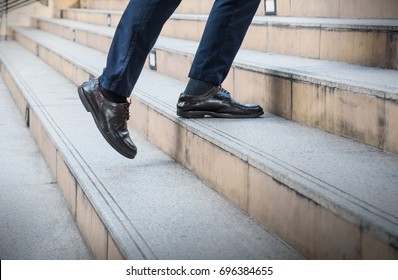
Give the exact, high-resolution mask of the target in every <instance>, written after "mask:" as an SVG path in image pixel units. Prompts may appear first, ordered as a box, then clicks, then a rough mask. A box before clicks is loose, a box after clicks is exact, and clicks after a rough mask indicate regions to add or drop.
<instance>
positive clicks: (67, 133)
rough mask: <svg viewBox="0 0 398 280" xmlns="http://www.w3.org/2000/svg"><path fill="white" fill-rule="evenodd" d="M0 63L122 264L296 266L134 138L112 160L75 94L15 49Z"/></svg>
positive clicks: (4, 48)
mask: <svg viewBox="0 0 398 280" xmlns="http://www.w3.org/2000/svg"><path fill="white" fill-rule="evenodd" d="M58 43H60V44H62V41H59V42H58ZM53 44H54V45H56V44H57V42H53ZM76 47H78V46H76ZM74 50H79V49H78V48H77V49H74ZM75 58H76V56H75ZM0 60H2V63H3V64H5V65H6V67H9V69H11V71H12V72H13V73H14V74H15V76H16V77H17V79H18V80H19V83H20V86H22V87H23V88H24V90H25V93H26V98H27V99H28V103H30V109H31V110H32V111H33V112H35V114H36V115H37V116H38V118H39V119H40V121H41V122H42V123H43V126H44V130H46V131H47V133H48V134H49V135H50V138H51V139H53V141H54V143H55V146H56V147H57V150H58V152H59V153H60V154H61V155H63V157H64V158H65V161H66V162H67V163H68V167H69V169H70V170H71V172H72V173H73V174H74V176H75V178H76V180H77V183H78V184H79V185H80V186H81V187H82V188H83V189H84V193H85V195H86V196H87V197H88V198H89V199H90V201H92V202H93V205H94V207H95V209H96V210H97V211H98V212H99V215H100V217H101V218H102V220H103V221H104V222H105V224H106V225H107V227H108V229H109V230H110V232H111V234H112V236H113V238H114V239H115V241H116V243H117V244H118V245H119V246H120V248H121V249H122V252H124V254H125V257H126V258H149V259H219V258H220V259H252V258H253V259H268V258H271V259H285V258H287V259H296V258H302V257H301V256H300V255H299V254H297V253H296V252H295V251H294V250H292V249H291V248H290V247H288V246H287V245H286V244H284V243H283V242H281V241H280V240H279V239H278V238H276V237H275V236H274V235H272V234H271V233H269V232H268V231H267V230H266V229H264V228H263V227H262V226H261V225H259V224H258V223H257V222H255V221H254V220H253V219H252V218H250V217H249V216H247V215H246V214H245V213H244V212H242V211H241V210H239V209H237V208H236V207H235V206H233V205H232V204H231V203H230V202H228V201H227V200H226V199H225V198H223V197H221V196H220V195H219V194H217V193H216V192H215V191H213V190H212V189H210V188H208V187H207V186H206V185H205V184H204V183H203V182H201V181H200V180H199V179H198V178H197V177H196V176H194V175H193V174H192V173H190V172H189V171H188V170H187V169H185V168H183V167H182V166H180V165H179V164H177V163H176V162H175V161H174V160H172V159H171V158H170V157H169V156H167V155H166V154H165V153H163V152H161V151H159V150H158V149H156V148H155V147H154V146H152V145H151V144H149V143H148V142H147V141H145V140H143V139H142V138H141V137H140V136H138V135H136V134H135V133H134V132H132V137H133V139H134V140H135V142H136V143H137V145H138V147H139V155H138V156H137V158H136V159H135V160H134V161H131V160H128V159H125V158H123V157H121V156H120V155H119V154H117V153H116V152H115V151H114V150H113V149H112V148H110V147H109V145H108V144H107V143H106V142H105V141H101V140H100V139H102V138H101V136H100V134H99V133H98V131H97V129H96V127H95V125H94V123H93V121H92V119H91V116H90V115H89V114H88V113H87V112H86V111H85V110H84V108H83V106H82V105H81V103H80V100H79V98H78V96H77V92H76V86H75V85H73V84H72V83H71V82H69V81H67V80H66V79H65V78H64V77H63V76H61V74H59V73H57V72H56V71H55V70H54V69H52V68H51V67H50V66H48V65H47V64H45V63H44V62H43V61H41V60H40V59H39V58H37V57H36V56H34V55H33V54H31V53H30V52H28V51H27V50H25V49H24V48H23V47H22V46H20V45H18V44H17V43H16V42H13V41H8V42H1V43H0ZM82 62H83V63H84V62H85V59H83V60H82ZM48 77H51V79H48ZM44 81H46V82H44ZM77 124H78V125H77ZM150 174H152V176H151V175H150ZM155 174H156V175H155ZM154 175H155V176H154Z"/></svg>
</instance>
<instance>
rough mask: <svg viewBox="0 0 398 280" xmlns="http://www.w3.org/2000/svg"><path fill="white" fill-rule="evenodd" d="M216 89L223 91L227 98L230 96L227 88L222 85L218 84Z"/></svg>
mask: <svg viewBox="0 0 398 280" xmlns="http://www.w3.org/2000/svg"><path fill="white" fill-rule="evenodd" d="M218 89H219V90H220V91H222V92H223V93H225V94H226V95H227V96H228V99H230V98H231V93H230V92H229V91H228V90H226V89H224V88H223V87H222V86H218Z"/></svg>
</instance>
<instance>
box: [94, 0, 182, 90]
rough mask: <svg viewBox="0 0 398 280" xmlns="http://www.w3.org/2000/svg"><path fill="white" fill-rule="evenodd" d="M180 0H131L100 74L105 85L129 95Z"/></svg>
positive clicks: (107, 87) (100, 81)
mask: <svg viewBox="0 0 398 280" xmlns="http://www.w3.org/2000/svg"><path fill="white" fill-rule="evenodd" d="M180 2H181V0H131V1H130V2H129V4H128V5H127V8H126V10H125V11H124V14H123V16H122V18H121V20H120V23H119V25H118V27H117V29H116V32H115V35H114V37H113V40H112V44H111V47H110V50H109V53H108V57H107V63H106V68H105V69H104V71H103V73H102V75H101V76H100V77H99V83H100V85H101V86H102V87H104V88H106V89H107V90H109V91H112V92H114V93H116V94H118V95H122V96H125V97H128V96H130V94H131V91H132V90H133V88H134V85H135V83H136V82H137V80H138V77H139V75H140V73H141V71H142V68H143V66H144V64H145V61H146V58H147V55H148V53H149V52H150V51H151V49H152V47H153V45H154V44H155V42H156V39H157V38H158V36H159V34H160V31H161V29H162V27H163V25H164V23H165V22H166V20H167V19H168V18H169V17H170V16H171V14H172V13H173V12H174V10H175V9H176V8H177V7H178V5H179V4H180Z"/></svg>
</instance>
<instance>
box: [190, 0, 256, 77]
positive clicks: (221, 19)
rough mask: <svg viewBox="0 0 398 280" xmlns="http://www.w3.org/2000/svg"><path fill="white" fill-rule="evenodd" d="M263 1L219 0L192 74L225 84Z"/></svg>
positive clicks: (207, 25) (210, 19) (212, 11)
mask: <svg viewBox="0 0 398 280" xmlns="http://www.w3.org/2000/svg"><path fill="white" fill-rule="evenodd" d="M259 4H260V0H216V1H215V2H214V5H213V8H212V10H211V12H210V15H209V19H208V21H207V24H206V27H205V31H204V33H203V36H202V39H201V41H200V44H199V48H198V50H197V52H196V55H195V58H194V61H193V64H192V67H191V70H190V72H189V77H190V78H194V79H196V80H202V81H207V82H212V83H214V84H218V85H220V84H222V82H223V81H224V79H225V78H226V76H227V74H228V72H229V69H230V67H231V65H232V62H233V60H234V58H235V56H236V54H237V52H238V50H239V48H240V46H241V44H242V41H243V39H244V37H245V35H246V32H247V29H248V28H249V26H250V23H251V21H252V19H253V17H254V15H255V13H256V11H257V8H258V6H259Z"/></svg>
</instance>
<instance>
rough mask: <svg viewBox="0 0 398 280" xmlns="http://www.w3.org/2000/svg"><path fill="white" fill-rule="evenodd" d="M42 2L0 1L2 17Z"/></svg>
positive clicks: (25, 0)
mask: <svg viewBox="0 0 398 280" xmlns="http://www.w3.org/2000/svg"><path fill="white" fill-rule="evenodd" d="M38 1H40V0H0V17H2V16H3V15H5V14H7V13H8V12H9V11H11V10H14V9H17V8H19V7H22V6H24V5H28V4H30V3H33V2H38Z"/></svg>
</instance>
